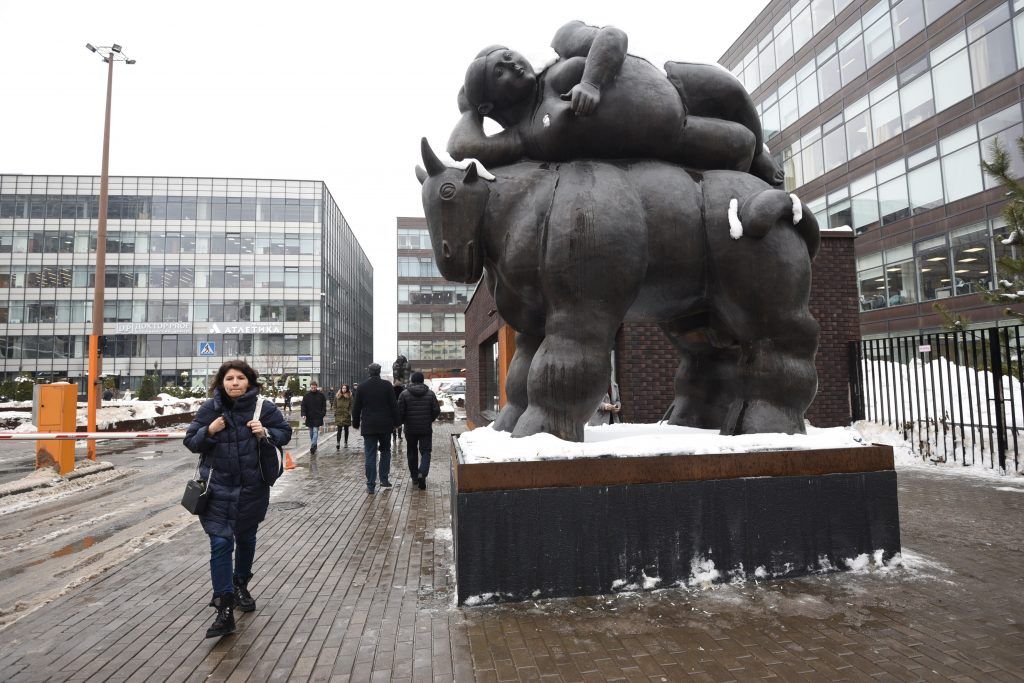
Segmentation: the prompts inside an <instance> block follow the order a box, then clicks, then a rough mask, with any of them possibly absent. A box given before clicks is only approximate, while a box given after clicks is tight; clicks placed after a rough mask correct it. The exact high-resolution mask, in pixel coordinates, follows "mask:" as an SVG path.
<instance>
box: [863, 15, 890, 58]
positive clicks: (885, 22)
mask: <svg viewBox="0 0 1024 683" xmlns="http://www.w3.org/2000/svg"><path fill="white" fill-rule="evenodd" d="M880 4H881V3H880ZM864 47H865V49H866V50H867V64H868V66H872V65H873V64H875V63H876V62H877V61H878V60H879V59H881V58H882V57H884V56H886V55H887V54H889V53H890V52H892V48H893V45H892V25H891V24H890V23H889V13H888V12H886V13H885V15H884V16H883V17H882V18H881V19H879V20H878V21H876V22H875V23H874V24H872V25H871V26H869V27H868V28H867V29H866V30H865V31H864Z"/></svg>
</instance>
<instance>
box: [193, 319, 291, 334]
mask: <svg viewBox="0 0 1024 683" xmlns="http://www.w3.org/2000/svg"><path fill="white" fill-rule="evenodd" d="M283 329H284V328H283V327H282V325H281V323H280V322H277V321H273V320H270V321H266V322H248V321H246V322H234V323H207V327H206V331H207V333H209V334H281V332H282V331H283Z"/></svg>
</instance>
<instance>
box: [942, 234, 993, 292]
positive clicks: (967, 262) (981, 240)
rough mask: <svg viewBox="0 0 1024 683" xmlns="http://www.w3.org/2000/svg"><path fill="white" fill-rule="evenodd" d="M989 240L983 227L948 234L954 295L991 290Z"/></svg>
mask: <svg viewBox="0 0 1024 683" xmlns="http://www.w3.org/2000/svg"><path fill="white" fill-rule="evenodd" d="M990 245H991V240H990V239H989V236H988V228H987V226H985V225H984V224H982V225H972V226H967V227H965V228H960V229H959V230H955V231H953V232H952V233H951V234H950V251H951V255H952V259H953V283H954V285H953V287H954V293H955V294H973V293H975V292H977V291H978V290H989V289H992V288H993V284H994V280H993V278H992V254H991V251H992V249H991V246H990Z"/></svg>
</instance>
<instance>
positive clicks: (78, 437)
mask: <svg viewBox="0 0 1024 683" xmlns="http://www.w3.org/2000/svg"><path fill="white" fill-rule="evenodd" d="M184 438H185V432H0V441H3V440H9V441H38V440H40V439H42V440H45V441H61V440H63V441H102V440H104V439H184Z"/></svg>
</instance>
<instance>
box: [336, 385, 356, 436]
mask: <svg viewBox="0 0 1024 683" xmlns="http://www.w3.org/2000/svg"><path fill="white" fill-rule="evenodd" d="M334 425H335V426H336V427H337V428H338V443H337V445H336V447H335V449H334V450H337V451H340V450H341V435H342V432H344V434H345V448H348V428H349V427H350V426H351V425H352V392H351V390H349V388H348V385H347V384H342V385H341V390H340V391H338V395H337V396H336V397H335V398H334Z"/></svg>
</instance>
